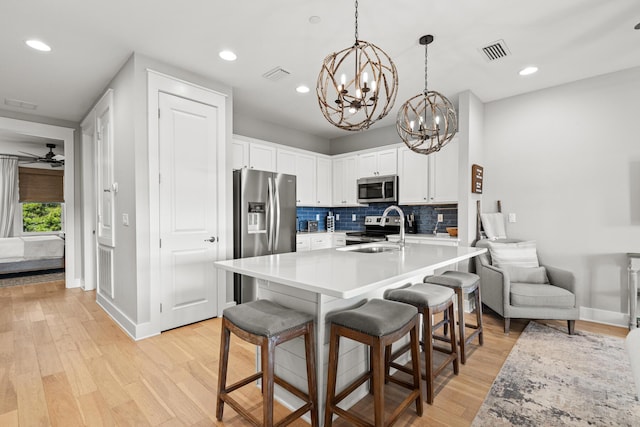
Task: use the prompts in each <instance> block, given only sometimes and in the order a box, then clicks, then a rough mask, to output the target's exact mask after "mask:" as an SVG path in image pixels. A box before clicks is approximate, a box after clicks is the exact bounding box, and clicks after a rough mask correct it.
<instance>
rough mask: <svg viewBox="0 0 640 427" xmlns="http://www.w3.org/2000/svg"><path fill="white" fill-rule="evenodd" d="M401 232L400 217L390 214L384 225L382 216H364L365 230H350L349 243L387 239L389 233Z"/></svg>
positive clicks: (348, 234)
mask: <svg viewBox="0 0 640 427" xmlns="http://www.w3.org/2000/svg"><path fill="white" fill-rule="evenodd" d="M399 233H400V217H399V216H388V217H387V218H386V222H385V225H384V227H383V226H382V216H366V217H364V231H350V232H348V233H347V239H346V241H347V245H357V244H360V243H370V242H380V241H384V240H387V236H388V235H389V234H399Z"/></svg>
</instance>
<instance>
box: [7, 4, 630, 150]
mask: <svg viewBox="0 0 640 427" xmlns="http://www.w3.org/2000/svg"><path fill="white" fill-rule="evenodd" d="M2 3H3V4H2V6H1V7H0V58H2V59H1V61H2V66H0V108H2V109H6V110H14V111H23V112H26V113H33V114H37V115H41V116H46V117H53V118H58V119H64V120H71V121H74V122H79V121H80V120H81V119H82V118H83V116H84V115H85V114H86V113H87V111H88V109H89V108H90V107H91V106H92V103H93V102H94V101H95V100H96V99H97V97H98V96H99V95H100V92H101V91H102V90H103V89H104V88H105V86H106V85H107V83H108V82H109V81H110V80H111V78H112V77H113V76H114V75H115V73H116V72H117V71H118V70H119V68H120V67H121V66H122V65H123V64H124V62H125V61H126V60H127V58H128V57H129V56H130V55H131V53H132V52H138V53H142V54H145V55H148V56H150V57H153V58H156V59H159V60H161V61H164V62H167V63H170V64H173V65H176V66H179V67H181V68H184V69H187V70H190V71H193V72H196V73H198V74H201V75H203V76H206V77H209V78H211V79H214V80H217V81H220V82H222V83H225V84H228V85H230V86H232V87H233V88H234V109H235V111H236V112H241V113H243V114H244V115H248V116H255V117H259V118H260V119H261V120H265V121H268V122H273V123H276V124H281V125H284V126H287V127H290V128H294V129H299V130H302V131H305V132H308V133H311V134H314V135H318V136H322V137H325V138H336V137H339V136H344V135H347V134H348V133H347V132H345V131H342V130H340V129H337V128H335V127H333V126H332V125H330V124H329V123H328V122H326V120H325V119H324V118H323V116H322V114H321V112H320V109H319V107H318V103H317V100H316V95H315V83H316V79H317V76H318V72H319V71H320V66H321V64H322V61H323V59H324V58H325V56H326V55H328V54H329V53H332V52H334V51H337V50H341V49H343V48H346V47H348V46H351V45H352V44H353V42H354V3H353V2H352V1H348V0H306V1H302V0H270V1H267V0H253V1H247V0H242V1H241V0H225V1H222V0H190V1H186V2H185V1H176V0H135V1H131V0H109V1H95V0H56V1H50V0H30V1H7V0H4V1H3V2H2ZM311 16H319V17H320V18H321V22H320V23H318V24H311V23H310V22H309V17H311ZM639 22H640V1H638V0H616V1H611V0H610V1H603V0H537V1H514V0H482V1H478V0H455V1H451V0H449V1H444V0H440V1H438V0H393V1H390V0H361V1H360V4H359V35H360V39H362V40H366V41H369V42H372V43H374V44H376V45H377V46H379V47H380V48H382V49H383V50H384V51H386V52H387V53H388V54H389V55H390V56H391V57H392V58H393V60H394V62H395V64H396V67H397V69H398V76H399V92H398V96H397V99H396V104H395V107H394V108H393V109H392V110H391V112H390V114H389V115H388V116H387V117H386V118H385V119H383V121H382V123H378V124H376V125H374V128H375V127H379V126H384V125H385V124H387V125H389V124H392V123H393V121H394V120H395V115H396V113H397V111H398V108H399V107H400V105H401V104H402V103H403V102H404V101H405V100H407V99H408V98H410V97H411V96H413V95H415V94H418V93H420V92H421V91H422V89H423V86H424V48H423V47H422V46H420V45H419V44H418V39H419V37H420V36H422V35H424V34H433V35H434V36H435V41H434V43H433V44H431V45H430V46H429V88H430V89H431V90H437V91H439V92H441V93H443V94H445V95H446V96H448V97H450V98H452V99H455V98H456V95H457V94H458V93H460V92H462V91H465V90H471V91H472V92H474V93H475V94H476V95H477V96H478V97H479V98H480V99H481V100H482V101H484V102H488V101H493V100H497V99H501V98H505V97H509V96H513V95H517V94H520V93H525V92H530V91H534V90H538V89H542V88H545V87H550V86H554V85H559V84H563V83H567V82H570V81H575V80H579V79H583V78H587V77H591V76H596V75H600V74H605V73H609V72H613V71H617V70H622V69H626V68H631V67H636V66H640V50H639V49H638V46H639V44H640V31H639V30H634V26H635V25H636V24H638V23H639ZM31 38H38V39H41V40H43V41H45V42H46V43H48V44H49V45H51V46H52V48H53V50H52V51H51V52H49V53H42V52H37V51H34V50H32V49H30V48H28V47H26V45H25V44H24V41H25V40H27V39H31ZM500 39H502V40H504V41H505V43H506V44H507V46H508V48H509V49H510V51H511V56H509V57H507V58H503V59H500V60H497V61H494V62H488V61H486V60H485V59H484V57H483V55H482V54H481V52H480V50H479V49H480V48H481V47H483V46H485V45H488V44H490V43H492V42H494V41H496V40H500ZM222 49H231V50H233V51H235V52H236V54H237V55H238V60H237V61H235V62H232V63H229V62H225V61H223V60H221V59H220V58H219V57H218V52H219V51H220V50H222ZM527 65H536V66H538V67H539V69H540V71H539V72H538V73H537V74H534V75H532V76H528V77H521V76H519V75H518V71H519V70H520V69H521V68H523V67H524V66H527ZM276 66H282V67H283V68H285V69H286V70H288V71H290V72H291V75H290V76H288V77H287V78H285V79H283V80H280V81H278V82H271V81H268V80H265V79H264V78H263V77H262V74H263V73H265V72H266V71H268V70H270V69H272V68H274V67H276ZM301 83H304V84H306V85H308V86H309V87H310V88H311V92H310V93H308V94H306V95H301V94H298V93H297V92H296V91H295V87H296V86H297V85H298V84H301ZM7 98H9V99H18V100H20V101H26V102H29V103H34V104H37V105H38V107H37V109H36V110H34V111H29V110H21V109H18V108H15V107H11V106H8V105H5V104H4V100H5V99H7ZM597 105H598V100H594V107H597Z"/></svg>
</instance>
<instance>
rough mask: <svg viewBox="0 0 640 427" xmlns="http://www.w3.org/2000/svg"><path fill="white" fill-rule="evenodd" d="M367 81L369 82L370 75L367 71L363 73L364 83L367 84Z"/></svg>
mask: <svg viewBox="0 0 640 427" xmlns="http://www.w3.org/2000/svg"><path fill="white" fill-rule="evenodd" d="M367 80H369V73H367V72H366V71H365V72H364V73H362V82H363V83H364V84H367Z"/></svg>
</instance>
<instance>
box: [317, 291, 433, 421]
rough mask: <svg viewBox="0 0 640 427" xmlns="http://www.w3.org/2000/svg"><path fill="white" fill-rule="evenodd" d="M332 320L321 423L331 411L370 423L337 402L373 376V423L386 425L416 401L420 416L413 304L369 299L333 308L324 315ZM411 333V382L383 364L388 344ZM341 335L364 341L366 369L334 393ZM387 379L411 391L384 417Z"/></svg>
mask: <svg viewBox="0 0 640 427" xmlns="http://www.w3.org/2000/svg"><path fill="white" fill-rule="evenodd" d="M327 320H328V321H329V322H330V323H331V333H330V339H329V368H328V372H329V373H328V379H327V401H326V407H325V417H324V425H325V427H330V426H331V425H332V422H333V415H334V414H336V415H338V416H340V417H342V418H345V419H346V420H348V421H349V422H351V423H352V424H356V425H371V423H370V422H368V421H367V420H365V419H364V418H362V417H360V416H358V415H356V414H354V413H352V412H350V411H346V410H344V409H341V408H339V407H338V406H337V405H338V403H340V402H341V401H342V400H343V399H344V398H346V397H347V396H348V395H349V394H351V393H352V392H354V391H355V390H356V389H357V388H358V387H360V386H361V385H362V384H364V383H365V382H366V381H367V380H372V383H373V384H372V386H371V387H370V392H372V394H373V396H374V420H375V424H374V425H375V426H389V425H391V424H393V423H394V422H395V421H396V419H397V418H398V417H399V416H400V414H401V413H402V412H403V411H404V410H405V409H407V408H408V407H409V405H411V402H412V401H415V404H416V412H417V413H418V415H420V416H422V409H423V408H422V391H421V389H420V359H419V357H420V356H419V350H420V349H419V338H418V311H417V310H416V309H415V307H412V306H410V305H407V304H401V303H397V302H394V301H385V300H382V299H372V300H370V301H368V302H366V303H364V304H363V305H361V306H359V307H356V308H353V309H348V310H343V311H339V312H335V313H332V314H329V315H328V316H327ZM407 333H409V334H410V337H411V344H410V348H411V360H412V367H413V369H412V374H413V383H406V382H404V381H401V380H398V379H396V378H389V377H388V375H386V373H387V369H386V366H385V363H386V361H387V360H388V358H387V357H386V355H385V351H386V350H390V347H391V344H393V343H394V342H396V341H398V340H399V339H400V338H402V337H404V336H405V335H407ZM340 337H345V338H349V339H352V340H354V341H357V342H360V343H362V344H366V345H368V346H369V349H370V353H369V354H370V366H369V371H368V372H365V373H364V374H363V375H361V376H360V377H358V378H357V379H356V380H354V381H353V382H352V383H351V384H350V385H348V386H347V387H346V388H345V389H344V390H343V391H342V392H340V393H339V394H338V395H336V376H337V371H338V355H339V346H340ZM387 347H388V348H387ZM387 379H389V380H391V381H393V382H395V383H397V384H399V385H401V386H403V387H405V388H408V389H409V390H411V393H410V394H409V395H408V396H407V397H406V398H405V399H404V400H403V401H402V403H400V404H399V405H398V407H397V408H395V409H394V411H393V413H392V414H391V416H390V418H389V420H387V422H386V423H385V420H384V384H385V382H386V380H387Z"/></svg>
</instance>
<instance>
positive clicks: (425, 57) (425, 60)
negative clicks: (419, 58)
mask: <svg viewBox="0 0 640 427" xmlns="http://www.w3.org/2000/svg"><path fill="white" fill-rule="evenodd" d="M428 46H429V43H427V44H425V45H424V96H427V94H428V93H429V92H428V91H427V65H428V62H427V58H428V55H427V49H428Z"/></svg>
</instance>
